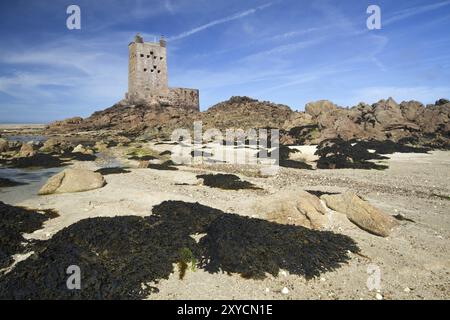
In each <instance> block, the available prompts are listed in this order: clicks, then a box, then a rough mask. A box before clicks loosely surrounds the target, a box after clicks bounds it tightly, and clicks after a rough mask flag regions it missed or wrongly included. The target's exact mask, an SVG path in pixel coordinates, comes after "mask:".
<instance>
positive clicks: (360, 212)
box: [321, 192, 397, 237]
mask: <svg viewBox="0 0 450 320" xmlns="http://www.w3.org/2000/svg"><path fill="white" fill-rule="evenodd" d="M321 199H323V200H324V201H325V203H326V204H327V206H328V207H329V208H330V209H333V210H334V211H337V212H340V213H343V214H345V215H346V216H347V218H348V219H349V220H350V221H351V222H353V223H354V224H356V225H357V226H358V227H360V228H361V229H363V230H365V231H367V232H370V233H372V234H375V235H378V236H382V237H387V236H389V234H390V233H391V230H392V228H394V227H395V226H396V225H397V222H396V221H395V219H394V218H393V217H391V216H389V215H387V214H385V213H384V212H382V211H381V210H379V209H377V208H375V207H373V206H372V205H371V204H370V203H368V202H367V201H364V200H362V199H361V198H360V197H358V196H357V195H356V194H354V193H350V192H348V193H344V194H337V195H323V196H322V197H321Z"/></svg>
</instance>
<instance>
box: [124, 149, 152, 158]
mask: <svg viewBox="0 0 450 320" xmlns="http://www.w3.org/2000/svg"><path fill="white" fill-rule="evenodd" d="M126 154H127V155H128V156H131V157H132V158H153V159H157V158H159V153H158V152H157V151H155V150H153V149H150V148H145V147H133V148H129V149H128V150H127V152H126Z"/></svg>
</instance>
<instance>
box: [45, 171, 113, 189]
mask: <svg viewBox="0 0 450 320" xmlns="http://www.w3.org/2000/svg"><path fill="white" fill-rule="evenodd" d="M105 184H106V182H105V179H104V178H103V176H102V175H101V174H100V173H97V172H92V171H89V170H85V169H66V170H64V171H62V172H60V173H58V174H57V175H54V176H53V177H51V178H50V179H48V181H47V183H46V184H45V185H44V186H43V187H42V188H41V189H40V190H39V193H38V194H39V195H46V194H53V193H71V192H83V191H89V190H93V189H98V188H101V187H103V186H104V185H105Z"/></svg>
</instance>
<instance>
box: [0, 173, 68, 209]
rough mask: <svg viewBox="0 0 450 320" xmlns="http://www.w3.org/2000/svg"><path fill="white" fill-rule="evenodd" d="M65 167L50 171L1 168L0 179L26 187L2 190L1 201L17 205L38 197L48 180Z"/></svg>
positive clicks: (0, 190)
mask: <svg viewBox="0 0 450 320" xmlns="http://www.w3.org/2000/svg"><path fill="white" fill-rule="evenodd" d="M63 169H64V167H59V168H49V169H16V168H5V167H0V177H1V178H7V179H11V180H14V181H17V182H22V183H25V184H24V185H20V186H16V187H9V188H0V201H3V202H5V203H7V204H11V205H16V204H18V203H20V202H22V201H25V200H27V199H30V198H32V197H37V193H38V191H39V189H40V188H41V187H42V186H43V185H44V184H45V182H46V181H47V179H48V178H50V177H51V176H53V175H55V174H56V173H58V172H60V171H62V170H63Z"/></svg>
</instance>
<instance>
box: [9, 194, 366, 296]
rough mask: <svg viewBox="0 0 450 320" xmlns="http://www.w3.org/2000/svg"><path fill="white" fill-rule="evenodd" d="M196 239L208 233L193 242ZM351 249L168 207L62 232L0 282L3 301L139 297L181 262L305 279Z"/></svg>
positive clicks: (328, 235) (338, 240)
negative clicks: (73, 269)
mask: <svg viewBox="0 0 450 320" xmlns="http://www.w3.org/2000/svg"><path fill="white" fill-rule="evenodd" d="M194 234H205V235H204V236H203V237H202V238H201V239H200V241H199V242H197V241H195V240H194V239H193V238H192V237H191V235H194ZM350 251H351V252H355V253H357V252H359V249H358V247H357V245H356V243H355V242H354V241H353V240H352V239H351V238H349V237H348V236H345V235H340V234H335V233H333V232H330V231H315V230H310V229H307V228H303V227H300V226H289V225H282V224H277V223H274V222H269V221H266V220H260V219H254V218H248V217H243V216H240V215H237V214H231V213H225V212H223V211H221V210H217V209H214V208H211V207H207V206H203V205H201V204H198V203H186V202H182V201H165V202H163V203H161V204H160V205H157V206H155V207H154V208H153V214H152V215H151V216H148V217H137V216H119V217H117V216H116V217H97V218H90V219H85V220H82V221H79V222H77V223H75V224H73V225H71V226H69V227H67V228H65V229H63V230H61V231H59V232H58V233H56V234H55V235H54V236H53V237H52V238H51V239H49V240H47V241H45V242H43V243H41V244H40V249H39V250H35V253H34V254H33V255H32V256H31V257H29V258H28V259H27V260H24V261H21V262H19V263H18V264H17V265H16V266H15V268H14V269H13V270H12V271H11V272H10V273H8V274H6V275H4V276H3V277H1V278H0V298H2V299H142V298H146V297H148V296H149V295H151V294H152V293H153V292H155V291H157V289H155V287H154V284H153V283H157V282H158V281H159V280H161V279H167V278H168V277H169V276H170V274H171V273H172V272H173V264H176V263H179V262H180V260H181V261H184V262H185V263H186V264H187V263H188V262H190V263H191V264H193V266H192V267H196V268H203V269H204V270H205V271H207V272H210V273H217V272H225V273H229V274H231V273H237V274H240V275H242V276H245V277H249V278H253V279H261V278H264V277H265V274H266V273H270V274H272V275H274V276H276V275H277V274H278V273H279V271H280V269H285V270H287V271H289V272H290V273H292V274H296V275H301V276H305V277H306V278H307V279H310V278H313V277H316V276H319V275H320V274H321V273H322V272H325V271H331V270H334V269H336V268H339V267H340V266H341V264H343V263H346V262H347V261H348V260H349V259H350V256H349V252H350ZM71 265H77V266H79V267H80V270H81V289H80V290H69V289H67V286H66V281H67V278H68V277H69V275H67V274H66V270H67V268H68V266H71ZM184 271H187V268H185V270H184Z"/></svg>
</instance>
